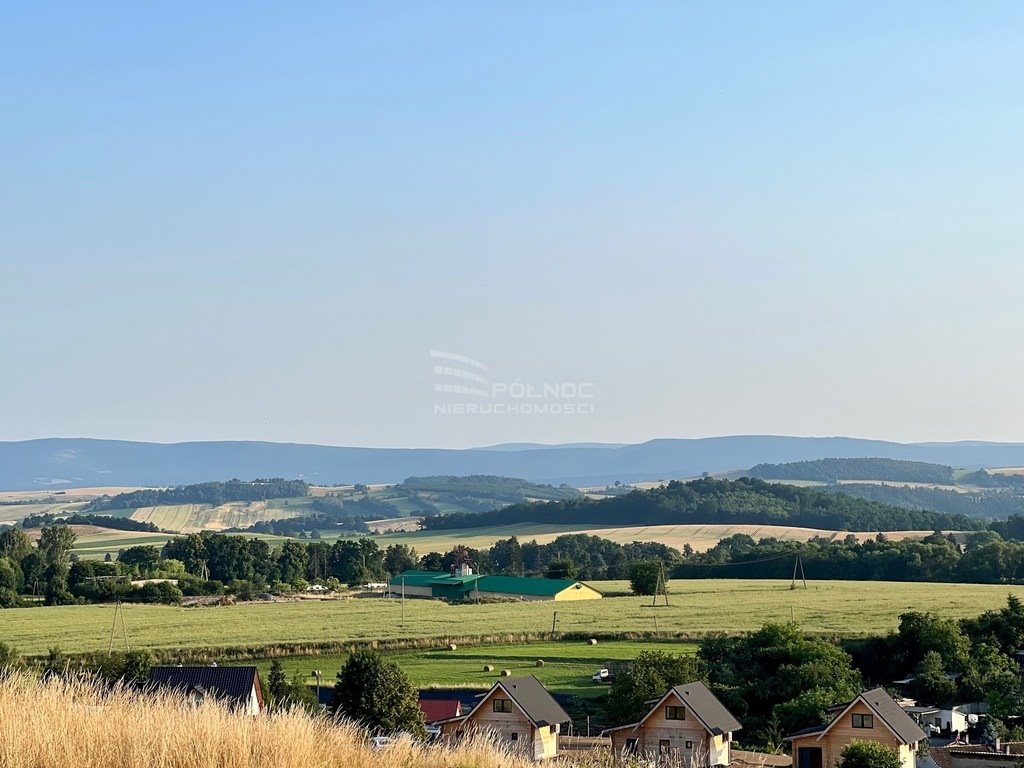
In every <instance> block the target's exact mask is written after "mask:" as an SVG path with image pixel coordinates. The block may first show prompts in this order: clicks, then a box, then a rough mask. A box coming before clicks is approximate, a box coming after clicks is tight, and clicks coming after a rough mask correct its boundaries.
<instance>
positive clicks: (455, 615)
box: [0, 579, 1024, 654]
mask: <svg viewBox="0 0 1024 768" xmlns="http://www.w3.org/2000/svg"><path fill="white" fill-rule="evenodd" d="M595 586H596V587H597V588H598V589H602V590H607V591H609V592H621V591H624V590H625V589H626V584H625V582H595ZM670 590H671V595H670V601H671V605H669V606H667V607H665V606H659V607H657V608H653V607H651V604H650V603H651V599H650V598H641V597H608V598H605V599H602V600H588V601H579V602H561V603H553V602H532V603H526V602H524V603H492V604H483V605H447V604H445V603H442V602H438V601H433V600H414V599H409V600H406V601H405V623H404V626H403V624H402V606H401V601H400V600H397V599H392V600H387V599H383V598H353V599H347V600H335V601H323V602H317V601H301V602H299V601H297V602H276V603H270V602H268V603H244V604H239V605H234V606H226V607H208V608H178V607H171V606H159V605H138V604H128V605H125V606H124V618H125V622H126V625H127V630H128V638H129V642H130V644H131V646H132V647H133V648H136V647H137V648H153V649H177V648H182V649H205V648H224V649H228V648H238V647H242V646H245V647H248V648H253V649H255V648H259V647H261V646H271V645H272V646H292V647H294V648H295V649H296V652H299V653H304V652H306V650H305V649H304V648H303V646H313V645H315V644H325V645H326V644H330V643H345V642H357V641H364V642H365V641H389V640H409V641H414V640H420V641H427V640H429V641H430V642H431V643H432V642H434V641H435V640H436V641H437V642H438V644H442V643H443V640H444V639H445V638H481V637H486V638H489V639H490V640H491V641H493V642H517V636H521V635H527V634H529V635H533V636H537V635H542V634H544V633H548V632H550V630H551V624H552V619H553V618H555V619H556V631H557V632H560V633H578V634H582V635H591V634H593V635H597V636H605V637H607V636H610V635H613V634H617V633H635V634H637V635H638V636H646V635H648V634H654V633H657V634H659V635H662V636H666V637H668V636H672V637H699V636H701V635H704V634H707V633H710V632H738V631H745V630H752V629H756V628H758V627H760V626H761V625H762V624H763V623H764V622H766V621H789V620H791V619H792V620H795V621H796V622H797V623H798V624H799V626H800V627H801V628H802V629H803V630H805V631H807V632H811V633H821V634H829V635H844V636H857V635H870V634H877V633H881V632H885V631H887V630H889V629H892V628H894V627H895V626H896V625H897V622H898V615H899V614H900V613H901V612H904V611H908V610H917V611H934V612H935V613H937V614H940V615H943V616H950V617H967V616H975V615H977V614H978V613H980V612H981V611H983V610H986V609H990V608H997V607H1000V606H1002V605H1004V604H1005V602H1006V597H1007V594H1009V593H1013V594H1016V595H1018V596H1020V597H1021V598H1024V586H1002V585H982V584H925V583H895V582H856V581H821V582H810V583H809V588H808V589H806V590H804V589H796V590H791V589H790V584H789V582H788V581H784V580H780V581H770V580H741V579H737V580H714V579H707V580H680V581H673V582H671V584H670ZM555 612H557V617H555V616H554V614H555ZM113 617H114V608H113V606H111V605H81V606H60V607H51V608H9V609H6V610H4V611H3V612H2V613H0V641H4V642H8V643H12V644H14V645H15V646H17V647H18V648H19V649H20V650H21V652H22V653H25V654H43V653H45V652H46V650H47V649H48V648H49V647H50V646H53V645H58V646H60V648H61V649H62V650H63V651H65V652H69V653H75V652H85V651H97V650H105V649H106V648H107V644H108V641H109V638H110V631H111V624H112V622H113ZM120 631H121V629H120V624H119V625H118V634H120Z"/></svg>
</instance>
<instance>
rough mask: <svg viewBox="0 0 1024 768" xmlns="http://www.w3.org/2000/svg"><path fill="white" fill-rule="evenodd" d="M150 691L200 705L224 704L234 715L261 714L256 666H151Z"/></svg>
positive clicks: (261, 697) (261, 692)
mask: <svg viewBox="0 0 1024 768" xmlns="http://www.w3.org/2000/svg"><path fill="white" fill-rule="evenodd" d="M149 685H150V687H151V688H152V689H155V690H160V689H173V690H175V691H177V692H179V693H181V694H182V695H184V696H186V697H187V698H188V699H189V700H191V701H193V702H195V703H196V704H200V703H202V702H203V701H205V700H207V699H216V700H220V701H224V702H226V703H227V704H228V705H230V706H231V708H232V709H234V710H235V711H237V712H245V713H246V714H250V715H258V714H259V713H260V712H262V711H263V707H264V703H263V687H262V686H261V685H260V675H259V672H258V671H257V669H256V667H218V666H216V665H213V666H209V667H181V666H179V667H153V669H151V670H150V672H149Z"/></svg>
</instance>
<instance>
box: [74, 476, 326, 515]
mask: <svg viewBox="0 0 1024 768" xmlns="http://www.w3.org/2000/svg"><path fill="white" fill-rule="evenodd" d="M308 495H309V485H308V484H307V483H305V482H303V481H302V480H285V479H284V478H281V477H274V478H269V479H265V480H238V479H234V480H228V481H226V482H221V481H215V482H209V483H195V484H193V485H179V486H176V487H174V488H147V489H144V490H141V491H130V492H128V493H119V494H117V495H116V496H100V497H99V498H98V499H95V500H93V501H92V502H90V503H89V504H88V506H86V507H85V509H84V511H85V512H106V511H107V510H111V509H135V508H137V507H159V506H163V505H167V504H212V505H213V506H218V505H220V504H226V503H227V502H229V501H265V500H266V499H286V498H292V497H295V496H308Z"/></svg>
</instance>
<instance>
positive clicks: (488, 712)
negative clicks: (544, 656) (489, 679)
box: [437, 675, 570, 760]
mask: <svg viewBox="0 0 1024 768" xmlns="http://www.w3.org/2000/svg"><path fill="white" fill-rule="evenodd" d="M569 720H570V717H569V715H567V714H566V713H565V710H563V709H562V707H561V706H559V704H558V702H557V701H555V700H554V698H553V697H552V696H551V694H550V693H548V692H547V690H545V688H544V686H543V685H541V684H540V681H538V680H537V678H536V677H533V676H532V675H530V676H528V677H510V678H508V679H505V680H500V681H498V682H497V683H495V684H494V686H493V687H492V688H491V689H490V690H489V691H488V692H487V693H485V694H484V695H483V696H482V697H481V698H480V701H479V702H478V703H477V705H476V706H475V707H473V709H472V710H470V712H469V713H468V714H466V715H463V716H462V717H456V718H452V719H450V720H443V721H440V722H438V723H437V725H439V726H440V727H441V731H442V733H443V734H444V735H446V736H455V737H458V736H462V735H465V734H468V733H471V732H474V731H478V732H479V731H483V732H489V733H491V734H493V735H494V736H495V737H496V738H497V739H499V740H500V741H503V742H505V743H506V744H509V745H511V746H512V747H513V748H515V749H516V750H519V751H521V752H522V753H524V754H526V755H527V756H529V757H531V758H533V759H534V760H544V759H547V758H550V757H557V756H558V735H559V734H560V733H561V730H562V724H563V723H567V722H569Z"/></svg>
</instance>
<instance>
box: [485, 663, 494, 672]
mask: <svg viewBox="0 0 1024 768" xmlns="http://www.w3.org/2000/svg"><path fill="white" fill-rule="evenodd" d="M493 671H494V665H493V664H484V672H493Z"/></svg>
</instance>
